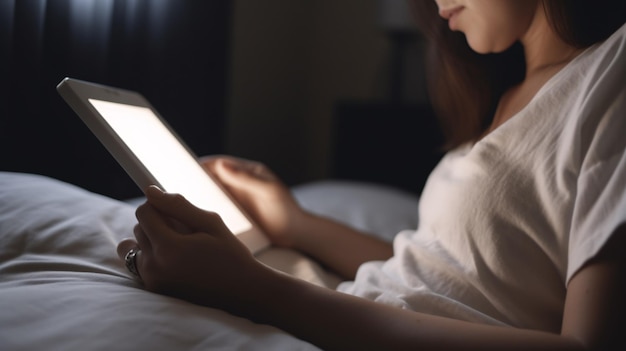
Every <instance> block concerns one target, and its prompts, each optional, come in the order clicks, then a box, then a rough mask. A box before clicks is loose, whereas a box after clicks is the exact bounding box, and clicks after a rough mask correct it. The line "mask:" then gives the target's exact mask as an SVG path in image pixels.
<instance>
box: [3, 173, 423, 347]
mask: <svg viewBox="0 0 626 351" xmlns="http://www.w3.org/2000/svg"><path fill="white" fill-rule="evenodd" d="M293 193H294V195H295V197H296V199H297V200H298V201H299V202H300V203H301V204H302V206H303V207H305V208H307V209H309V210H310V211H312V212H315V213H318V214H320V215H324V216H328V217H331V218H334V219H336V220H338V221H342V222H344V223H347V224H349V225H352V226H354V227H356V228H359V229H362V230H365V231H367V232H369V233H372V235H377V236H380V237H382V238H384V239H386V240H391V239H392V238H393V236H394V234H395V233H397V232H399V231H401V230H403V229H411V228H415V227H416V226H417V200H418V199H417V197H416V196H415V195H412V194H409V193H406V192H403V191H400V190H398V189H396V188H391V187H387V186H382V185H379V184H372V183H363V182H353V181H333V180H329V181H320V182H313V183H308V184H303V185H301V186H296V187H294V188H293ZM140 201H141V199H132V200H129V201H118V200H113V199H111V198H108V197H104V196H102V195H98V194H96V193H91V192H89V191H87V190H84V189H82V188H79V187H76V186H74V185H71V184H68V183H64V182H61V181H59V180H56V179H53V178H49V177H46V176H42V175H36V174H28V173H14V172H0V350H44V349H45V350H136V349H145V350H205V349H211V350H213V349H229V350H230V349H238V350H316V349H317V348H316V347H315V346H313V345H311V344H309V343H307V342H304V341H302V340H299V339H297V338H295V337H293V336H291V335H289V334H287V333H285V332H283V331H281V330H279V329H276V328H274V327H271V326H267V325H260V324H255V323H252V322H250V321H248V320H246V319H242V318H239V317H236V316H233V315H230V314H228V313H225V312H223V311H219V310H215V309H211V308H206V307H202V306H197V305H193V304H190V303H187V302H185V301H181V300H178V299H174V298H170V297H166V296H161V295H157V294H153V293H150V292H147V291H145V290H143V289H142V287H141V285H140V284H139V283H137V282H136V281H135V280H133V279H132V276H131V275H130V274H129V273H128V271H127V270H126V268H125V267H124V266H123V264H122V262H121V261H120V260H119V259H118V258H117V255H116V253H115V248H116V245H117V242H118V241H119V240H120V239H121V238H123V237H128V236H131V235H132V234H131V233H132V227H133V226H134V224H135V218H134V210H135V208H136V206H137V204H138V203H139V202H140ZM270 250H272V249H270Z"/></svg>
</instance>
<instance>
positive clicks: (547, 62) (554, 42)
mask: <svg viewBox="0 0 626 351" xmlns="http://www.w3.org/2000/svg"><path fill="white" fill-rule="evenodd" d="M521 42H522V45H523V46H524V55H525V58H526V77H529V76H531V75H534V74H536V73H539V72H542V71H544V70H546V69H551V68H559V67H562V66H564V65H566V64H567V63H568V62H569V61H571V60H572V59H573V58H574V57H576V56H577V55H578V54H579V53H580V52H581V49H578V48H576V47H573V46H571V45H569V44H567V43H565V42H564V41H563V40H562V39H561V38H560V37H559V36H558V35H557V34H556V32H555V31H554V30H553V29H552V26H550V23H549V22H548V18H547V16H546V13H545V11H544V8H543V5H542V4H541V2H539V4H538V6H537V11H536V14H535V16H534V18H533V21H532V22H531V24H530V26H529V28H528V31H527V32H526V34H525V35H524V37H522V38H521Z"/></svg>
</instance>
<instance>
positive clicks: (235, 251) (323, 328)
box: [120, 189, 626, 350]
mask: <svg viewBox="0 0 626 351" xmlns="http://www.w3.org/2000/svg"><path fill="white" fill-rule="evenodd" d="M147 195H148V203H147V204H145V205H142V206H141V207H140V208H139V209H138V211H137V216H138V219H139V226H138V229H137V230H136V236H137V241H138V244H139V246H140V247H141V250H142V251H141V252H142V254H141V255H140V256H139V257H138V267H139V271H140V273H141V276H142V277H143V280H144V284H145V286H146V288H147V289H149V290H152V291H157V292H161V293H167V294H170V295H174V296H177V297H180V298H184V299H187V300H190V301H193V302H195V303H199V304H203V305H207V306H212V307H218V308H222V309H225V310H228V311H230V312H231V313H235V314H238V315H240V316H243V317H246V318H249V319H251V320H254V321H257V322H262V323H268V324H271V325H274V326H276V327H278V328H281V329H283V330H285V331H287V332H289V333H292V334H293V335H295V336H297V337H299V338H301V339H304V340H307V341H309V342H312V343H313V344H315V345H318V346H320V347H322V348H324V349H358V350H365V349H375V350H382V349H386V350H403V349H421V350H430V349H436V350H504V349H506V350H585V349H590V350H591V349H599V350H606V348H604V347H605V346H606V345H613V344H614V343H616V342H617V343H621V344H623V342H622V339H623V337H622V336H621V335H620V332H622V330H621V328H623V325H624V319H625V317H624V316H625V312H626V311H625V310H624V302H623V296H624V293H626V291H625V288H624V279H623V276H624V273H623V272H625V271H626V260H625V258H624V255H623V254H621V250H622V248H623V247H624V246H623V245H624V243H626V240H625V239H626V230H625V228H624V226H622V227H621V228H620V229H619V230H618V232H617V233H615V235H614V238H615V239H614V240H612V242H610V243H609V244H607V248H608V249H607V250H603V251H602V252H601V253H600V254H599V255H598V256H597V257H596V259H594V260H593V261H592V262H590V263H588V264H587V265H586V266H585V267H583V268H582V269H581V270H580V271H579V272H578V274H576V276H575V277H574V278H572V280H571V282H570V284H569V286H568V289H567V300H566V304H565V312H564V319H563V328H562V331H561V333H560V334H556V333H548V332H542V331H533V330H523V329H518V328H506V327H494V326H486V325H480V324H474V323H469V322H464V321H458V320H454V319H449V318H442V317H436V316H432V315H427V314H422V313H416V312H411V311H407V310H402V309H398V308H394V307H389V306H386V305H382V304H378V303H375V302H372V301H369V300H365V299H361V298H357V297H354V296H350V295H346V294H343V293H340V292H336V291H333V290H328V289H324V288H319V287H317V286H314V285H312V284H308V283H306V282H303V281H301V280H298V279H295V278H292V277H290V276H287V275H284V274H282V273H278V272H276V271H274V270H272V269H270V268H268V267H266V266H264V265H262V264H259V263H258V262H257V261H256V260H254V258H253V257H252V256H251V255H250V253H249V252H248V251H247V249H245V247H244V246H243V245H242V244H241V243H240V242H239V241H238V240H237V239H236V238H234V236H233V235H232V234H230V233H229V232H228V230H227V229H226V227H225V226H224V225H223V223H221V221H220V220H219V217H217V216H216V215H215V214H211V213H207V212H204V211H201V210H199V209H197V208H194V207H193V206H191V205H190V204H189V203H188V202H186V200H184V198H182V197H180V196H176V195H167V194H162V193H160V192H158V191H156V190H154V189H151V190H149V191H148V192H147ZM171 218H173V219H175V220H176V221H177V222H182V223H185V224H186V225H188V226H189V227H190V228H191V232H192V233H191V234H189V233H188V234H180V233H178V232H176V231H175V230H173V229H172V228H171V227H170V225H169V222H168V219H171ZM124 245H126V247H124ZM128 245H132V243H129V242H125V243H122V244H120V253H124V252H126V251H125V250H126V249H127V248H128ZM616 245H617V246H616ZM157 252H158V254H156V253H157ZM233 277H238V278H239V279H233ZM251 291H254V293H253V294H250V292H251Z"/></svg>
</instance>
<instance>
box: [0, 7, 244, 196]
mask: <svg viewBox="0 0 626 351" xmlns="http://www.w3.org/2000/svg"><path fill="white" fill-rule="evenodd" d="M231 13H232V10H231V1H228V0H219V1H216V0H212V1H193V0H184V1H183V0H178V1H164V0H146V1H141V2H140V1H131V2H129V1H125V0H108V1H107V0H48V1H46V0H38V1H37V0H30V1H24V0H12V1H11V0H3V1H2V2H1V3H0V82H1V84H0V170H2V171H20V172H30V173H38V174H44V175H47V176H51V177H55V178H58V179H61V180H64V181H67V182H70V183H73V184H76V185H79V186H81V187H85V188H87V189H89V190H92V191H95V192H99V193H102V194H105V195H108V196H112V197H115V198H120V199H123V198H128V197H132V196H136V195H139V194H140V192H139V190H138V189H137V188H136V186H135V185H134V183H133V182H132V181H131V180H130V178H129V177H128V176H127V175H126V173H125V172H124V171H123V170H122V168H121V167H120V166H119V165H118V164H117V163H116V162H115V160H114V159H113V158H112V157H111V156H110V155H109V154H108V153H107V152H106V150H105V149H104V147H103V146H102V145H101V144H100V143H99V142H98V141H97V139H96V138H95V137H94V136H93V135H92V134H91V132H90V131H89V130H88V129H87V128H86V127H85V126H84V125H83V124H82V122H81V121H80V119H79V118H78V117H77V116H76V115H75V114H74V113H73V112H72V111H71V109H70V108H69V107H68V106H67V105H66V104H65V103H64V102H63V100H62V99H61V98H60V96H59V95H58V94H57V92H56V90H55V87H56V85H57V84H58V83H59V82H60V81H61V79H63V78H64V77H66V76H69V77H73V78H78V79H82V80H88V81H95V82H98V83H102V84H106V85H111V86H118V87H121V88H125V89H131V90H136V91H139V92H140V93H142V94H144V95H145V96H146V97H147V98H148V100H150V101H151V103H152V104H153V105H154V106H155V107H156V108H157V109H158V110H159V112H160V113H161V115H162V116H163V117H164V118H165V119H166V120H168V122H169V123H170V124H171V125H172V127H173V128H174V129H175V130H176V131H177V132H178V133H179V134H180V135H181V136H182V138H183V139H185V140H186V141H187V143H188V144H189V146H190V147H191V149H193V151H195V152H196V153H197V154H208V153H220V152H224V143H225V141H224V136H223V135H224V133H223V132H224V126H225V108H226V94H227V91H226V89H227V86H226V85H227V83H226V80H227V72H228V62H229V58H228V52H229V37H230V33H229V30H230V21H231Z"/></svg>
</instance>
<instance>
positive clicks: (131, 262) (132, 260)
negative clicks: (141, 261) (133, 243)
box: [124, 248, 140, 277]
mask: <svg viewBox="0 0 626 351" xmlns="http://www.w3.org/2000/svg"><path fill="white" fill-rule="evenodd" d="M138 253H139V249H136V248H135V249H130V251H128V253H127V254H126V256H124V263H126V268H128V271H129V272H131V273H132V274H133V275H134V276H136V277H140V276H139V271H138V270H137V254H138Z"/></svg>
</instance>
